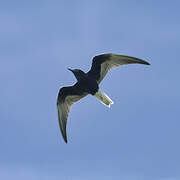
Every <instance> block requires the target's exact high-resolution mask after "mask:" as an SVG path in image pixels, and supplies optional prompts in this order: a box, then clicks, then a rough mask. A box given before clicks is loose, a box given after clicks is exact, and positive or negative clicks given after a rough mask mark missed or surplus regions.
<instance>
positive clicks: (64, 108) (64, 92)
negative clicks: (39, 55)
mask: <svg viewBox="0 0 180 180" xmlns="http://www.w3.org/2000/svg"><path fill="white" fill-rule="evenodd" d="M125 64H145V65H150V63H148V62H147V61H144V60H142V59H139V58H136V57H132V56H126V55H119V54H101V55H98V56H95V57H94V58H93V60H92V66H91V69H90V70H89V72H87V73H85V72H83V71H82V70H80V69H69V68H68V70H70V71H71V72H72V73H73V74H74V76H75V77H76V79H77V82H76V83H75V84H74V85H73V86H68V87H62V88H61V89H60V90H59V93H58V97H57V110H58V120H59V126H60V130H61V134H62V137H63V139H64V141H65V142H66V143H67V134H66V125H67V119H68V115H69V111H70V109H71V106H72V104H74V103H75V102H77V101H79V100H80V99H82V98H83V97H85V96H87V95H88V94H90V95H93V96H94V97H96V98H97V99H98V100H99V101H100V102H101V103H103V104H104V105H106V106H107V107H110V106H111V104H113V101H112V100H111V99H110V98H109V97H108V95H106V94H105V93H104V92H103V91H101V90H100V89H99V84H100V83H101V81H102V80H103V79H104V77H105V76H106V74H107V73H108V71H109V70H110V69H112V68H115V67H118V66H121V65H125Z"/></svg>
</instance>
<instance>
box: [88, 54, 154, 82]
mask: <svg viewBox="0 0 180 180" xmlns="http://www.w3.org/2000/svg"><path fill="white" fill-rule="evenodd" d="M135 63H137V64H146V65H150V64H149V63H148V62H147V61H144V60H142V59H139V58H136V57H131V56H125V55H119V54H101V55H98V56H95V57H94V58H93V61H92V66H91V69H90V71H89V72H88V75H89V76H91V77H93V78H95V79H96V81H97V82H98V83H100V82H101V81H102V80H103V79H104V77H105V76H106V74H107V73H108V71H109V70H110V69H111V68H114V67H118V66H121V65H124V64H135Z"/></svg>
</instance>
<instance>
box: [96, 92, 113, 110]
mask: <svg viewBox="0 0 180 180" xmlns="http://www.w3.org/2000/svg"><path fill="white" fill-rule="evenodd" d="M94 96H95V97H96V98H97V99H98V100H99V101H100V102H101V103H103V104H104V105H106V106H108V107H109V108H110V106H111V104H114V102H113V101H112V100H111V99H110V98H109V97H108V95H106V94H105V93H104V92H102V91H101V90H98V92H97V93H96V94H95V95H94Z"/></svg>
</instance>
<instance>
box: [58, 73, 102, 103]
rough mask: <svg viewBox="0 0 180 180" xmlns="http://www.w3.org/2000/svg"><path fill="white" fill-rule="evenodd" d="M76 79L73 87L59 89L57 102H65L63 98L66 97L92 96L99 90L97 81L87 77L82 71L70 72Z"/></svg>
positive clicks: (89, 76)
mask: <svg viewBox="0 0 180 180" xmlns="http://www.w3.org/2000/svg"><path fill="white" fill-rule="evenodd" d="M69 70H70V71H72V72H73V73H74V75H75V77H76V79H77V83H76V84H75V85H74V86H69V87H63V88H61V89H60V92H59V96H58V98H59V100H65V97H66V96H67V95H80V96H81V95H87V94H91V95H94V94H96V92H97V91H98V89H99V85H98V83H97V81H96V80H95V79H94V78H92V77H91V75H88V74H87V73H84V72H83V71H82V70H79V69H78V70H77V71H76V70H71V69H69Z"/></svg>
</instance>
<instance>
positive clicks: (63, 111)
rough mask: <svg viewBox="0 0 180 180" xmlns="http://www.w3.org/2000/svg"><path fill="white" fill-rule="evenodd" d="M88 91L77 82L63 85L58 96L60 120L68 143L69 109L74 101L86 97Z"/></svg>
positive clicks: (63, 134) (62, 132)
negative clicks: (83, 89)
mask: <svg viewBox="0 0 180 180" xmlns="http://www.w3.org/2000/svg"><path fill="white" fill-rule="evenodd" d="M86 95H87V93H84V92H82V91H81V90H80V89H79V88H78V84H77V83H76V84H75V85H74V86H69V87H63V88H61V89H60V91H59V94H58V97H57V110H58V120H59V126H60V130H61V134H62V136H63V139H64V141H65V142H66V143H67V135H66V124H67V119H68V115H69V111H70V109H71V106H72V104H73V103H75V102H77V101H79V100H80V99H81V98H83V97H85V96H86Z"/></svg>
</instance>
